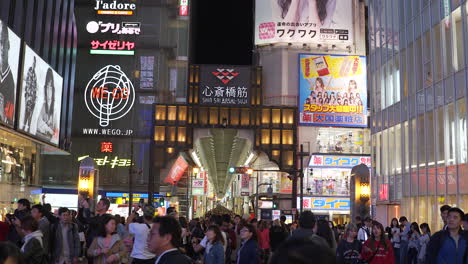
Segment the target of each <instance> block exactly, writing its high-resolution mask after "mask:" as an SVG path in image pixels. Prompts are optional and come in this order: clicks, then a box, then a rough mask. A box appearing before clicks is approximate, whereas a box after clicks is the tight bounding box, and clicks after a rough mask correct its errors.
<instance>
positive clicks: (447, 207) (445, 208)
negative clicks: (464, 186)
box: [440, 204, 452, 213]
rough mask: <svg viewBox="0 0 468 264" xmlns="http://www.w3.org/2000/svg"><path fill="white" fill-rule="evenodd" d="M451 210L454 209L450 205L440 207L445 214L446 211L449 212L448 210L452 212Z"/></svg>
mask: <svg viewBox="0 0 468 264" xmlns="http://www.w3.org/2000/svg"><path fill="white" fill-rule="evenodd" d="M450 208H452V206H450V205H448V204H445V205H442V206H441V207H440V213H443V212H445V211H448V210H450Z"/></svg>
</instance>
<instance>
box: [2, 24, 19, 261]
mask: <svg viewBox="0 0 468 264" xmlns="http://www.w3.org/2000/svg"><path fill="white" fill-rule="evenodd" d="M0 23H1V21H0ZM8 258H10V259H11V260H13V263H16V264H24V263H25V262H24V260H23V257H22V254H21V251H20V250H19V248H18V247H17V246H16V245H15V244H13V243H11V242H0V263H6V260H7V259H8Z"/></svg>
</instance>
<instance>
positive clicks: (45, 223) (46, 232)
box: [31, 204, 50, 253]
mask: <svg viewBox="0 0 468 264" xmlns="http://www.w3.org/2000/svg"><path fill="white" fill-rule="evenodd" d="M31 216H32V217H33V218H34V219H35V220H36V221H37V223H38V224H39V230H40V231H41V232H42V236H43V238H44V239H43V241H42V242H43V245H42V246H43V247H44V251H45V252H46V253H48V252H49V239H50V223H49V220H48V219H47V217H45V215H44V207H43V206H42V205H41V204H36V205H33V207H32V209H31Z"/></svg>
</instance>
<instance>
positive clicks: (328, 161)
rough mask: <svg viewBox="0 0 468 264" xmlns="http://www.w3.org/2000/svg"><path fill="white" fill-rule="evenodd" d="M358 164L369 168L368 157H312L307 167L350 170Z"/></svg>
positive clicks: (369, 159) (369, 161) (369, 160)
mask: <svg viewBox="0 0 468 264" xmlns="http://www.w3.org/2000/svg"><path fill="white" fill-rule="evenodd" d="M359 164H365V165H367V167H370V166H371V158H370V157H369V156H333V155H312V156H311V158H310V162H309V167H340V168H352V167H354V166H356V165H359Z"/></svg>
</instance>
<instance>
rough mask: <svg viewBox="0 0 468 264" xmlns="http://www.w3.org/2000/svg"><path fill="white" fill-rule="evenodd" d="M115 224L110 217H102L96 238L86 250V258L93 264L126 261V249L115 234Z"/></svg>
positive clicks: (113, 219)
mask: <svg viewBox="0 0 468 264" xmlns="http://www.w3.org/2000/svg"><path fill="white" fill-rule="evenodd" d="M116 226H117V222H116V221H115V218H114V217H112V216H110V215H105V216H103V221H102V225H101V226H99V233H98V236H97V237H96V238H95V239H94V240H93V242H92V243H91V246H90V247H89V248H88V257H90V258H92V259H93V263H122V262H123V261H125V260H126V257H127V254H128V252H127V249H126V247H125V244H124V242H123V241H122V239H121V238H120V236H119V235H118V234H117V232H116Z"/></svg>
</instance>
